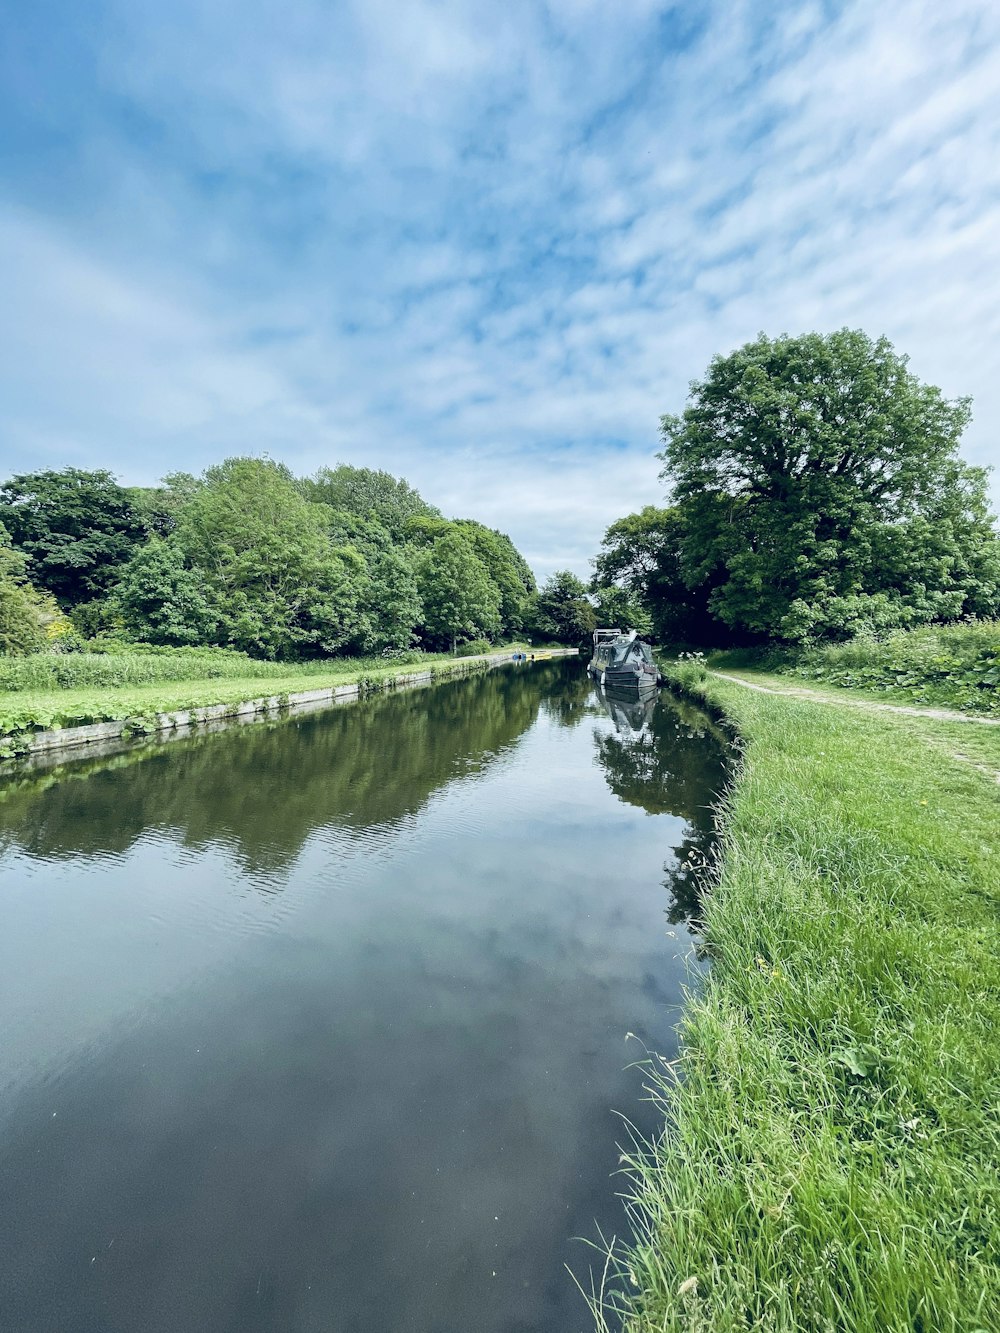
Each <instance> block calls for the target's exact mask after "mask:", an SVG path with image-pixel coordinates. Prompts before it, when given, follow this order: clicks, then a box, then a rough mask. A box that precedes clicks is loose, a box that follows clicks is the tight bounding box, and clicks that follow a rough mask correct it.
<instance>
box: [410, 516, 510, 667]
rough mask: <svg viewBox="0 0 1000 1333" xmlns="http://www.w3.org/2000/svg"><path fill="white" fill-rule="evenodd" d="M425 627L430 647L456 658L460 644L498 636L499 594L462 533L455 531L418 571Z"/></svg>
mask: <svg viewBox="0 0 1000 1333" xmlns="http://www.w3.org/2000/svg"><path fill="white" fill-rule="evenodd" d="M417 585H418V587H419V589H420V596H421V599H422V601H423V608H424V610H423V625H424V629H425V631H426V633H427V636H428V637H429V638H430V640H431V641H432V642H435V641H436V642H438V643H447V644H450V646H451V651H452V652H454V651H455V648H456V646H457V643H458V640H459V639H471V638H476V637H478V636H480V635H482V636H485V637H486V638H491V637H493V636H495V635H496V634H497V633H498V632H499V630H500V591H499V589H498V588H497V586H496V584H495V583H494V582H493V580H492V579H491V578H490V576H489V573H488V572H487V569H486V566H485V565H484V564H483V562H482V561H481V560H480V559H479V557H478V556H477V555H476V552H475V549H474V548H473V546H472V544H471V543H470V542H469V540H468V538H467V537H465V536H464V535H463V533H462V532H461V531H459V530H458V529H457V528H455V527H453V528H452V529H451V531H449V532H446V533H445V534H444V536H442V537H440V538H438V540H437V541H436V542H435V543H434V544H433V546H431V547H430V548H429V549H428V550H427V551H425V552H424V554H423V556H422V557H421V559H420V563H419V564H418V566H417Z"/></svg>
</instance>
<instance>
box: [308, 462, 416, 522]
mask: <svg viewBox="0 0 1000 1333" xmlns="http://www.w3.org/2000/svg"><path fill="white" fill-rule="evenodd" d="M300 485H301V488H302V493H303V494H304V495H305V497H306V499H308V500H312V501H316V502H319V503H322V504H326V505H329V506H330V508H331V509H344V510H347V512H348V513H351V514H356V515H357V516H358V517H359V518H373V519H376V520H377V521H378V522H379V523H381V525H382V526H383V527H384V528H385V529H386V530H387V531H388V532H389V533H390V535H391V536H392V539H393V541H401V540H402V535H403V529H404V527H405V525H406V522H407V520H408V519H411V518H421V517H427V518H440V517H441V513H440V511H439V510H437V509H435V508H434V506H433V505H429V504H428V503H427V502H426V500H424V499H422V498H421V496H420V495H419V494H418V492H417V491H415V490H414V489H413V487H412V486H410V484H409V483H408V482H406V481H404V480H403V479H402V478H401V477H400V478H398V477H394V476H392V475H391V474H390V473H388V472H375V471H373V470H372V469H371V468H367V467H351V466H350V465H349V464H347V463H341V464H340V465H339V466H338V467H335V468H328V467H324V468H320V470H319V471H318V472H317V473H316V475H315V477H311V478H308V479H307V480H305V481H303V482H301V483H300Z"/></svg>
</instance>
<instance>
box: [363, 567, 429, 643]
mask: <svg viewBox="0 0 1000 1333" xmlns="http://www.w3.org/2000/svg"><path fill="white" fill-rule="evenodd" d="M360 601H361V623H360V631H359V635H358V646H359V647H360V649H361V651H362V652H363V653H382V652H385V651H386V650H390V651H391V650H400V649H404V648H409V647H410V646H411V645H412V644H413V641H414V639H415V638H416V629H417V626H418V625H419V624H420V622H421V619H422V617H423V603H422V602H421V600H420V588H419V585H418V582H417V576H416V574H415V572H414V571H413V569H412V568H411V567H410V565H409V563H408V562H407V560H406V559H405V557H404V556H403V555H402V554H401V553H400V552H399V551H398V550H395V549H392V548H389V549H387V550H384V551H382V552H380V553H378V554H375V555H373V556H372V558H371V559H370V560H369V561H368V565H367V573H366V577H365V580H364V583H363V590H362V592H361V594H360Z"/></svg>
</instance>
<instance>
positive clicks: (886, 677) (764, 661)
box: [709, 620, 1000, 716]
mask: <svg viewBox="0 0 1000 1333" xmlns="http://www.w3.org/2000/svg"><path fill="white" fill-rule="evenodd" d="M709 661H710V663H711V664H712V665H717V666H719V667H720V668H721V669H723V670H725V669H728V668H733V667H735V668H738V669H739V668H746V667H749V668H751V669H757V670H765V671H767V670H779V671H781V672H782V673H783V674H785V675H791V676H795V677H797V678H799V679H802V680H808V681H815V682H818V683H820V684H825V685H835V686H838V687H840V688H844V689H851V690H861V691H864V692H865V693H867V694H872V695H877V696H880V697H882V698H886V699H892V700H896V701H898V702H900V703H909V704H919V705H921V706H934V707H943V708H959V709H962V710H964V711H966V712H973V713H985V714H988V715H989V714H992V715H994V716H1000V622H997V621H995V620H981V621H974V622H972V623H968V624H955V625H923V626H921V627H920V628H919V629H910V630H896V631H895V632H894V633H892V634H887V635H885V636H884V637H883V638H880V639H875V638H869V637H863V638H858V639H852V640H850V641H849V642H848V643H831V644H825V645H823V646H822V647H817V648H811V649H805V650H801V651H799V652H798V653H795V654H793V653H791V651H790V650H786V651H785V652H784V653H782V652H780V651H779V650H776V649H768V650H760V649H758V650H749V651H747V650H744V651H732V652H720V653H714V654H712V655H711V657H710V659H709Z"/></svg>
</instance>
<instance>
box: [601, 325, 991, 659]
mask: <svg viewBox="0 0 1000 1333" xmlns="http://www.w3.org/2000/svg"><path fill="white" fill-rule="evenodd" d="M970 415H971V406H970V402H969V400H968V399H956V400H949V399H946V398H945V397H944V395H943V394H942V393H941V391H940V390H939V389H937V388H935V387H934V386H933V385H928V384H923V383H921V381H920V380H918V379H917V377H916V376H915V375H913V374H912V373H911V371H910V370H909V369H908V362H907V358H906V357H905V356H901V355H899V354H898V353H897V352H896V351H895V350H894V348H893V347H892V345H891V343H890V342H889V341H888V339H886V338H879V339H877V340H876V339H872V338H870V337H869V336H868V335H867V334H865V333H864V332H862V331H860V330H851V329H842V330H840V331H838V332H835V333H832V334H829V335H821V334H816V333H810V334H806V335H804V336H801V337H788V336H782V337H779V338H769V337H767V336H765V335H764V334H761V335H760V336H759V337H758V338H757V339H756V340H755V341H753V342H751V343H747V344H746V345H745V346H743V347H740V348H739V349H738V350H736V351H735V352H733V353H731V354H729V355H727V356H717V357H715V358H714V359H713V361H712V362H711V364H710V365H709V368H708V371H707V373H706V375H705V377H704V378H703V379H702V380H699V381H695V382H693V383H692V384H691V386H690V395H689V398H688V403H687V406H686V407H685V408H684V410H683V412H682V413H681V414H680V415H667V416H664V417H663V418H662V419H661V439H662V443H663V449H662V452H661V453H660V454H659V455H658V457H659V458H660V459H661V461H662V462H663V464H664V467H663V472H662V474H661V476H662V479H663V480H664V481H665V482H666V483H667V486H668V488H669V490H668V503H667V504H666V505H662V506H656V505H647V506H646V507H645V508H643V509H642V510H640V511H639V512H638V513H634V514H629V515H627V516H626V517H624V518H621V519H619V520H618V521H617V522H615V523H613V524H612V525H611V526H610V527H609V528H608V530H607V532H606V533H605V535H604V538H603V541H602V544H601V550H600V553H599V555H598V556H597V558H596V560H595V570H596V573H595V580H594V586H595V587H607V586H609V585H610V586H611V587H614V588H617V589H618V590H619V592H620V593H621V594H622V595H623V596H624V597H626V598H630V599H632V603H633V604H634V605H635V607H636V614H637V615H639V616H642V615H645V617H646V623H647V624H648V626H649V628H650V629H651V630H652V632H653V633H654V634H655V635H656V637H657V638H658V639H659V640H660V641H661V642H674V643H677V642H686V643H690V644H701V645H722V644H752V643H762V642H777V643H785V644H789V645H803V644H807V643H810V642H820V641H824V640H826V641H829V640H837V639H847V638H850V637H852V636H855V635H857V634H861V633H873V634H881V633H885V632H887V631H889V630H892V629H896V628H904V627H909V626H913V625H919V624H925V623H929V622H946V621H954V620H960V619H968V618H981V619H982V618H991V617H995V616H997V615H998V613H1000V539H998V534H997V528H996V520H995V518H994V516H993V515H992V514H991V512H990V507H989V502H988V495H987V470H986V469H984V468H978V467H973V466H970V465H969V464H968V463H966V462H964V461H963V460H962V459H961V458H960V457H959V453H958V449H959V444H960V440H961V437H962V434H963V432H964V430H965V428H966V426H967V424H968V422H969V420H970Z"/></svg>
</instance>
